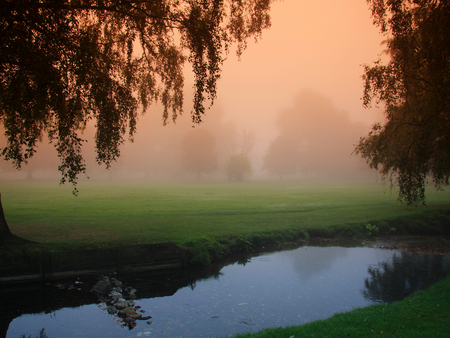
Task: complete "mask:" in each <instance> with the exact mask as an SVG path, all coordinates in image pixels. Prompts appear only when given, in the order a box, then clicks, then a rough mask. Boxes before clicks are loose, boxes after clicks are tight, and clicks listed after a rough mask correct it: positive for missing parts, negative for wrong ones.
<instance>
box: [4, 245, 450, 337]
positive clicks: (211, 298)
mask: <svg viewBox="0 0 450 338" xmlns="http://www.w3.org/2000/svg"><path fill="white" fill-rule="evenodd" d="M449 273H450V258H449V257H443V256H427V255H420V254H405V253H400V252H393V251H383V250H378V249H373V248H342V247H302V248H299V249H296V250H292V251H284V252H278V253H274V254H267V255H262V256H259V257H254V258H252V259H251V260H250V261H249V262H248V263H247V264H245V266H243V265H238V264H237V263H236V264H233V265H229V266H226V267H224V268H223V269H222V270H221V275H220V276H219V277H218V278H217V279H208V280H201V281H198V282H197V283H196V285H195V287H194V289H193V290H192V289H191V288H190V287H184V288H181V289H179V290H178V291H177V292H176V293H175V294H174V295H173V296H170V297H159V298H149V299H138V300H137V301H136V305H140V306H142V308H143V309H145V310H146V311H147V312H146V313H145V315H151V316H152V317H153V318H152V320H153V324H151V325H148V324H146V322H145V321H138V325H137V327H136V328H135V329H133V330H131V331H129V330H127V329H124V328H121V327H120V324H119V323H118V322H117V320H115V319H114V317H112V316H110V315H107V314H106V312H105V311H103V310H101V309H100V308H98V306H97V305H85V306H82V307H79V308H74V309H71V308H64V309H61V310H58V311H55V312H52V313H50V314H36V315H23V316H21V317H19V318H16V319H14V320H13V321H12V322H11V324H10V326H9V330H8V335H7V337H19V336H20V335H21V334H26V335H27V337H28V335H34V336H36V335H37V333H38V332H39V330H40V329H42V328H43V327H45V332H46V334H47V336H48V337H49V338H53V337H75V336H78V335H80V336H81V335H82V336H85V337H224V336H227V335H230V334H235V333H238V332H242V331H252V332H256V331H259V330H261V329H264V328H266V327H279V326H289V325H299V324H303V323H307V322H310V321H314V320H317V319H322V318H327V317H330V316H332V315H333V314H334V313H336V312H345V311H350V310H352V309H354V308H356V307H364V306H368V305H370V304H373V303H377V302H390V301H393V300H395V299H394V298H392V296H393V295H399V294H401V295H402V296H404V295H406V294H407V293H409V292H411V291H412V287H419V288H423V287H426V286H427V285H428V284H430V283H433V282H435V281H437V280H438V279H440V278H442V277H443V276H445V275H446V274H449ZM382 280H389V281H390V285H389V287H388V288H386V287H384V286H383V285H385V284H386V283H384V282H382Z"/></svg>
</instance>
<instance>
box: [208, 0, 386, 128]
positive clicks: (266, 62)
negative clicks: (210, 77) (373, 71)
mask: <svg viewBox="0 0 450 338" xmlns="http://www.w3.org/2000/svg"><path fill="white" fill-rule="evenodd" d="M271 16H272V27H271V28H270V29H269V30H267V31H265V32H264V33H263V37H262V39H261V40H259V42H258V43H256V44H255V43H253V42H250V43H249V46H248V48H247V50H245V51H244V54H243V55H242V58H241V61H239V60H238V59H237V57H236V56H235V54H234V53H230V55H229V57H228V60H227V61H226V62H225V64H224V67H223V74H222V79H221V80H220V82H219V91H218V101H217V102H218V103H219V104H220V106H221V107H223V109H224V112H225V116H226V119H231V120H235V121H236V122H238V120H239V121H240V122H239V124H241V123H243V124H244V125H245V126H246V127H248V128H249V129H254V130H255V131H256V130H265V129H267V128H270V127H269V126H268V125H267V124H272V121H273V119H274V116H275V113H276V112H277V111H278V110H279V109H280V108H282V107H284V106H289V105H291V104H292V102H293V99H294V97H295V95H296V93H297V92H299V91H300V90H301V89H304V88H310V89H312V90H313V91H315V92H318V93H320V94H322V95H324V96H326V97H328V98H330V99H331V100H332V102H333V103H334V105H335V106H336V107H337V108H338V109H339V110H345V111H347V112H348V113H349V114H350V118H351V120H353V121H364V122H366V123H370V124H371V123H373V121H375V120H380V115H379V113H378V114H375V112H372V113H371V112H370V111H368V110H366V109H364V108H363V107H362V101H361V99H360V98H361V96H362V89H363V83H362V79H361V75H362V74H363V68H362V66H361V65H362V64H364V63H369V64H370V63H371V62H372V61H375V60H376V59H377V58H378V55H379V54H380V52H381V50H382V46H380V43H381V41H382V40H383V37H382V36H381V35H380V34H379V31H378V28H377V27H375V26H374V25H373V23H372V18H371V15H370V10H369V7H368V5H367V3H366V1H365V0H339V1H336V0H314V1H305V0H284V1H278V2H276V3H274V4H273V7H272V11H271ZM205 121H206V123H207V120H205Z"/></svg>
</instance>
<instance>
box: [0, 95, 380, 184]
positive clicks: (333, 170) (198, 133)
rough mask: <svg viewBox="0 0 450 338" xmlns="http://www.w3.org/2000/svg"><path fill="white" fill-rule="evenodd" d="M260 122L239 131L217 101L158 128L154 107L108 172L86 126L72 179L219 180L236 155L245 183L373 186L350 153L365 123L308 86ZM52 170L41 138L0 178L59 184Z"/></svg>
mask: <svg viewBox="0 0 450 338" xmlns="http://www.w3.org/2000/svg"><path fill="white" fill-rule="evenodd" d="M187 103H189V101H187ZM186 110H187V109H186ZM259 123H260V124H261V123H262V122H261V121H259ZM266 125H267V128H268V129H270V132H267V133H264V132H261V131H258V130H252V129H251V126H250V127H242V126H240V125H239V121H233V120H230V119H227V118H226V112H225V111H224V109H223V108H222V106H221V103H220V100H219V101H218V102H217V103H216V104H215V105H214V106H213V107H212V108H211V109H210V111H208V115H207V116H205V117H204V121H203V123H202V124H200V125H198V126H193V125H192V122H191V121H190V117H189V114H188V113H186V114H185V115H183V116H180V117H179V118H178V120H177V121H176V123H173V122H172V121H171V122H170V123H169V124H168V125H166V126H163V124H162V119H161V109H160V107H158V106H154V107H152V108H151V109H150V110H149V111H148V112H147V113H146V114H144V115H142V116H141V117H140V118H139V122H138V130H137V133H136V134H135V136H134V138H133V140H126V141H125V143H124V144H123V146H122V148H121V156H120V158H119V159H118V161H117V162H116V163H114V164H113V165H112V168H111V169H110V170H106V169H105V166H104V165H98V164H97V163H96V160H95V148H94V147H95V146H94V145H95V142H94V133H95V130H94V126H93V125H89V126H88V127H87V128H86V130H85V131H84V132H83V134H82V137H83V138H85V139H86V140H87V142H86V143H85V145H84V147H83V155H84V157H85V160H86V165H87V172H86V176H84V175H82V176H80V179H81V180H83V179H86V178H87V177H89V178H90V179H93V180H97V179H101V180H107V179H120V180H123V179H189V180H192V179H200V180H201V179H208V180H210V179H218V180H226V179H228V178H229V177H228V176H227V173H226V166H227V162H228V161H229V160H230V157H231V156H232V155H235V154H242V153H244V154H245V155H246V156H247V157H248V159H249V160H250V163H251V168H252V173H251V175H249V176H248V177H247V178H246V179H264V178H272V177H278V178H280V179H282V178H298V179H301V180H310V179H320V180H324V179H325V180H328V179H345V180H348V179H351V180H368V181H374V179H375V176H376V173H375V171H374V170H370V169H369V167H368V165H367V164H366V163H365V162H363V161H362V160H361V159H359V158H358V157H357V156H355V155H352V152H353V149H354V145H355V144H356V143H357V142H358V140H359V138H360V137H361V136H364V135H365V134H366V132H367V130H368V127H369V126H368V125H367V124H365V123H363V122H352V121H351V120H350V117H349V114H348V112H346V111H344V110H340V109H338V108H337V107H336V106H334V104H333V102H332V101H331V100H330V99H329V98H327V97H325V96H324V95H322V94H320V93H317V92H314V91H313V90H311V89H303V90H301V91H299V92H298V93H297V95H296V96H295V98H294V99H293V100H292V102H290V103H288V104H286V106H285V107H283V108H280V109H279V110H278V111H276V112H274V114H273V116H271V117H270V118H268V119H267V121H266ZM3 144H5V139H4V137H3V138H2V145H3ZM57 167H58V157H57V154H56V151H55V149H54V147H53V145H51V144H49V143H48V141H47V142H42V143H41V144H40V145H39V148H38V152H37V153H36V154H35V155H34V156H33V158H31V160H30V161H29V164H28V165H26V166H24V167H23V168H22V170H21V171H20V172H15V170H14V169H13V168H12V166H11V164H10V163H7V162H5V161H2V163H1V173H0V175H1V176H0V177H2V178H28V179H32V178H34V179H59V173H58V172H57Z"/></svg>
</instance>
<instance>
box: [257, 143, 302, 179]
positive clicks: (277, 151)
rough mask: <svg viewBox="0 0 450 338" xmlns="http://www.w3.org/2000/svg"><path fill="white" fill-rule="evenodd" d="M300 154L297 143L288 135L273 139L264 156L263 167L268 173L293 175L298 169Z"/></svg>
mask: <svg viewBox="0 0 450 338" xmlns="http://www.w3.org/2000/svg"><path fill="white" fill-rule="evenodd" d="M300 160H301V155H300V151H299V146H298V143H297V142H296V141H295V140H294V139H292V138H291V137H289V136H278V137H277V138H276V139H275V140H273V141H272V142H271V143H270V145H269V148H268V149H267V152H266V155H265V156H264V159H263V161H264V164H263V169H265V170H267V171H268V172H269V174H270V175H278V176H279V177H280V178H281V177H282V176H283V175H294V174H295V173H297V171H298V167H299V163H300Z"/></svg>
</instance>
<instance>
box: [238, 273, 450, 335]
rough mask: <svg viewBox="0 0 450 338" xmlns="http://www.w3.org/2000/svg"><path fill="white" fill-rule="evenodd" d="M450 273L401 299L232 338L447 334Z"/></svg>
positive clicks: (449, 311) (449, 313) (449, 304)
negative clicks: (431, 284)
mask: <svg viewBox="0 0 450 338" xmlns="http://www.w3.org/2000/svg"><path fill="white" fill-rule="evenodd" d="M449 317H450V277H447V278H446V279H444V280H442V281H440V282H438V283H436V284H434V285H433V286H431V287H430V288H428V289H426V290H422V291H418V292H416V293H414V294H413V295H411V296H409V297H407V298H405V299H404V300H402V301H399V302H394V303H392V304H389V305H385V304H380V305H374V306H369V307H366V308H362V309H356V310H353V311H351V312H347V313H339V314H336V315H334V316H333V317H331V318H328V319H325V320H319V321H315V322H312V323H308V324H305V325H301V326H292V327H287V328H271V329H265V330H263V331H261V332H258V333H253V334H252V333H247V334H240V335H237V336H235V338H250V337H251V338H269V337H270V338H286V337H322V338H326V337H333V338H339V337H375V336H377V337H378V336H382V337H396V338H402V337H405V338H410V337H448V336H449V330H448V328H449V326H448V325H449V324H448V318H449Z"/></svg>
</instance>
